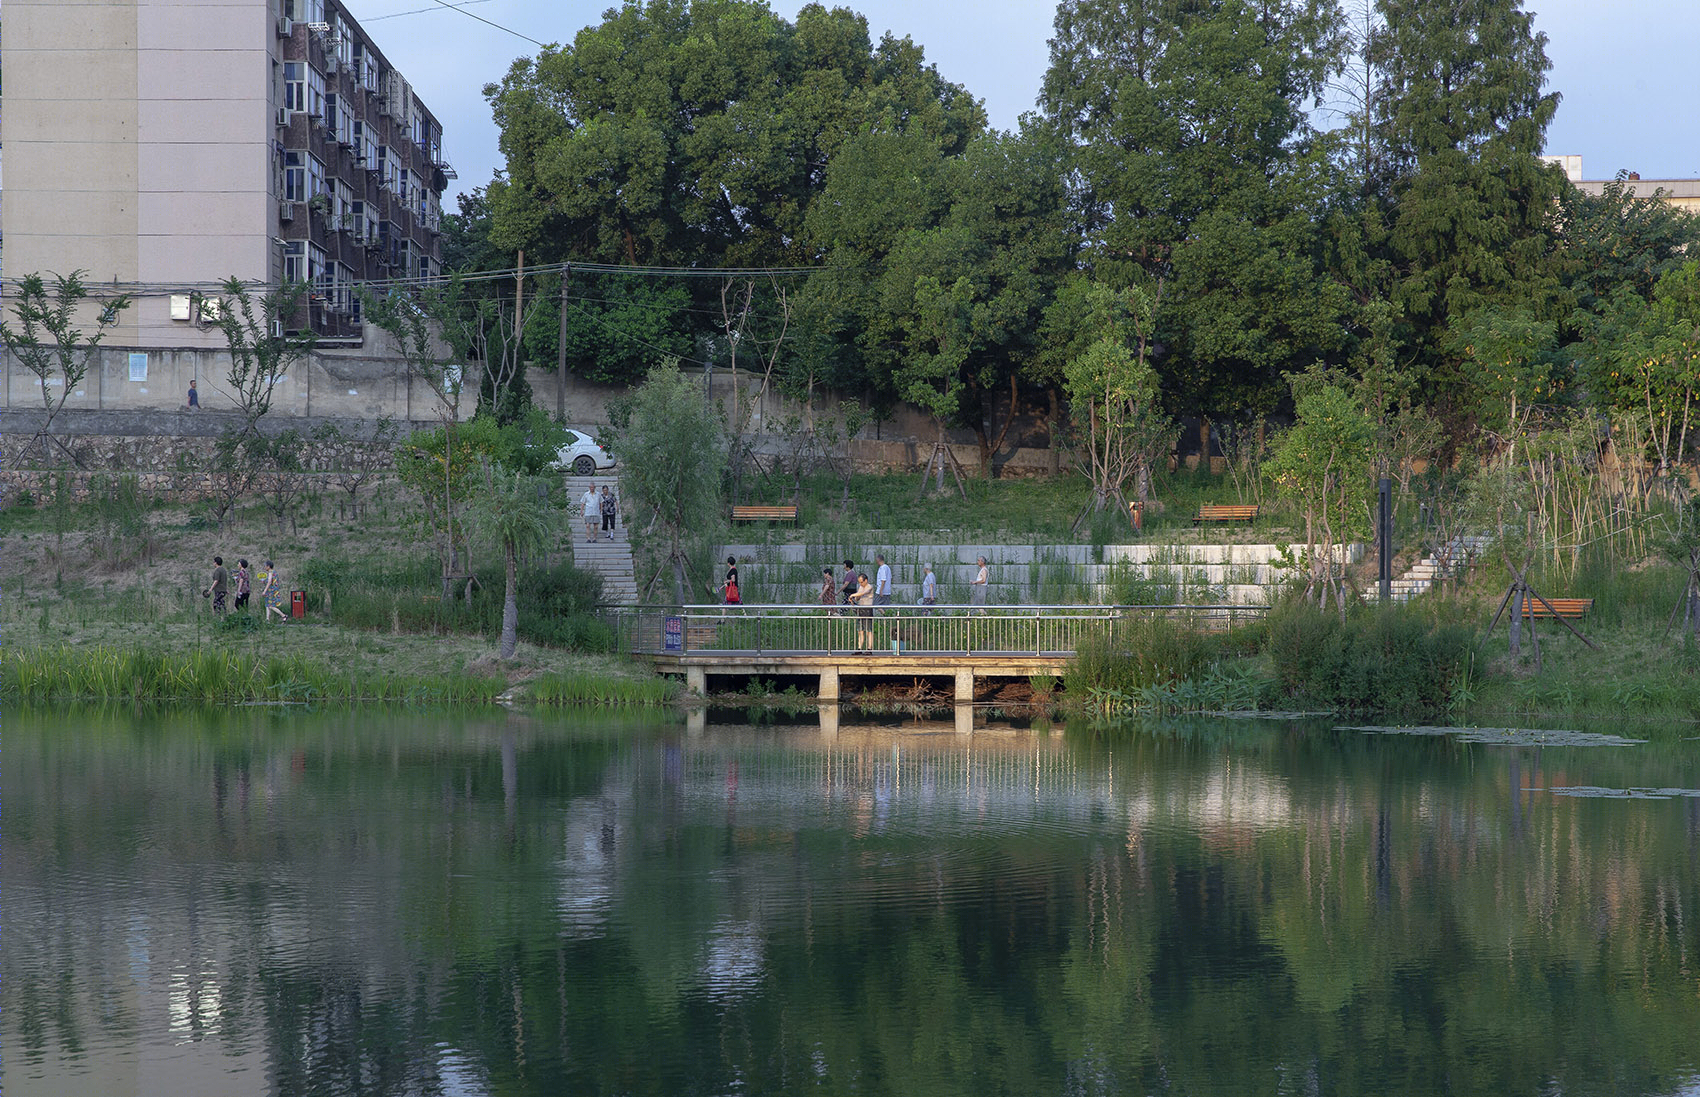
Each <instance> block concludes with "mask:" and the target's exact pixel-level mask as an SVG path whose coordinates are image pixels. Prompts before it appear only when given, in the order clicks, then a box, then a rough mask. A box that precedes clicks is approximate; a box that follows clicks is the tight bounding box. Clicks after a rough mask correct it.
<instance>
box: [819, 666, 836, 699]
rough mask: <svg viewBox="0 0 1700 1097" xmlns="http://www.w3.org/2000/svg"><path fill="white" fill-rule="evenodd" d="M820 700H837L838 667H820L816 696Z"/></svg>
mask: <svg viewBox="0 0 1700 1097" xmlns="http://www.w3.org/2000/svg"><path fill="white" fill-rule="evenodd" d="M817 699H818V700H821V701H837V700H838V668H837V667H822V668H820V693H819V696H818V698H817Z"/></svg>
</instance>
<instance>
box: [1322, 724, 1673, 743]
mask: <svg viewBox="0 0 1700 1097" xmlns="http://www.w3.org/2000/svg"><path fill="white" fill-rule="evenodd" d="M1336 730H1337V731H1369V732H1375V733H1376V734H1378V735H1450V736H1452V737H1453V738H1455V739H1457V740H1458V741H1459V742H1461V743H1487V744H1490V745H1492V746H1501V747H1628V746H1634V745H1635V744H1637V743H1645V742H1646V741H1647V740H1645V739H1628V738H1625V737H1623V736H1621V735H1605V734H1602V733H1600V732H1597V731H1565V730H1561V729H1557V728H1460V727H1434V726H1414V727H1383V726H1376V725H1357V726H1351V727H1341V728H1337V729H1336Z"/></svg>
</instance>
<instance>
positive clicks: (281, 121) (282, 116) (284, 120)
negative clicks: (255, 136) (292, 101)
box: [277, 107, 289, 127]
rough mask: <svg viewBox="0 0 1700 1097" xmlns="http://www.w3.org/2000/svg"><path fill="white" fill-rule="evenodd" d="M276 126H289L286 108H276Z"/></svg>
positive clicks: (287, 109)
mask: <svg viewBox="0 0 1700 1097" xmlns="http://www.w3.org/2000/svg"><path fill="white" fill-rule="evenodd" d="M277 124H278V125H279V126H280V127H282V126H288V125H289V108H288V107H279V108H277Z"/></svg>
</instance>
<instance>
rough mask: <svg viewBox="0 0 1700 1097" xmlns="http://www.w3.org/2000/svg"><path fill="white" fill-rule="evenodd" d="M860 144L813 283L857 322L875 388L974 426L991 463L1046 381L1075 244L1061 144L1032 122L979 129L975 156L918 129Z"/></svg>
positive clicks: (820, 223) (858, 349) (823, 213)
mask: <svg viewBox="0 0 1700 1097" xmlns="http://www.w3.org/2000/svg"><path fill="white" fill-rule="evenodd" d="M851 149H852V152H851V154H848V155H846V156H844V157H843V158H841V159H840V160H839V161H838V162H837V163H835V164H834V165H833V167H832V169H831V171H830V172H829V174H828V180H827V189H826V194H825V196H824V198H823V200H822V201H821V202H820V203H819V204H818V205H817V206H816V209H815V211H814V214H813V215H812V216H811V218H810V224H809V228H810V231H811V233H812V234H813V235H814V237H815V238H817V239H819V240H821V241H822V242H823V243H830V244H831V251H830V253H829V267H828V269H827V270H826V271H825V272H823V273H821V274H819V275H816V276H815V277H814V278H813V279H811V285H810V287H809V291H808V293H809V294H810V296H811V299H812V300H813V301H814V302H824V301H831V302H833V303H834V305H835V306H836V311H837V314H838V315H839V317H840V318H841V319H840V324H841V327H842V329H843V330H846V331H848V332H851V333H853V336H852V340H853V341H852V342H851V343H850V346H847V347H846V348H845V349H846V350H847V351H851V354H852V357H853V358H854V360H855V361H857V362H858V363H860V365H861V367H862V369H861V378H860V385H861V386H862V388H863V395H864V396H866V397H867V398H869V399H870V400H871V401H872V402H874V403H881V404H883V403H889V402H890V401H891V400H893V399H900V400H906V401H909V402H910V403H913V404H915V405H916V406H918V407H920V408H922V409H923V410H925V411H926V412H928V413H929V414H930V415H932V416H933V418H934V419H935V421H936V422H937V423H938V424H939V428H940V431H941V432H942V431H943V430H944V428H945V427H947V426H956V425H959V426H965V427H968V428H969V429H971V430H973V431H974V432H975V434H976V435H977V436H978V438H979V441H980V467H981V471H982V474H984V473H986V472H987V471H988V470H989V469H990V466H991V462H992V459H993V457H994V455H995V454H996V453H997V451H998V450H999V449H1000V448H1001V447H1002V445H1003V441H1004V439H1005V438H1006V437H1007V436H1008V431H1009V427H1010V423H1011V421H1012V420H1013V418H1014V417H1015V416H1016V415H1017V414H1019V412H1020V410H1021V400H1022V393H1023V391H1024V387H1028V386H1031V385H1032V384H1033V379H1034V377H1035V376H1036V375H1035V374H1034V373H1033V369H1034V366H1035V363H1036V361H1037V358H1038V354H1039V350H1040V346H1041V344H1040V341H1039V338H1038V330H1039V326H1040V322H1041V320H1042V318H1043V315H1044V310H1045V307H1046V306H1047V304H1048V303H1049V301H1050V299H1051V297H1052V295H1053V294H1054V292H1055V286H1056V284H1057V280H1058V278H1059V277H1060V276H1061V274H1062V273H1063V271H1064V270H1065V269H1066V267H1067V265H1068V263H1069V261H1070V259H1071V256H1072V252H1073V246H1072V240H1071V237H1070V234H1069V230H1068V225H1067V220H1066V215H1065V212H1066V211H1065V193H1064V189H1063V184H1062V172H1063V163H1062V160H1061V158H1060V156H1059V155H1058V153H1057V146H1056V144H1055V142H1054V141H1052V140H1051V139H1050V138H1049V137H1048V135H1046V134H1045V133H1043V132H1041V131H1035V130H1029V131H1026V132H1024V133H1022V134H1019V135H1006V134H992V135H988V136H984V137H979V138H976V139H975V140H974V141H973V142H972V143H971V144H970V145H969V147H968V149H967V150H966V152H964V153H963V154H962V155H961V156H947V155H945V154H944V153H943V152H941V151H940V150H939V149H938V148H936V147H935V146H934V145H933V144H932V143H930V142H928V141H927V140H926V139H925V138H924V137H923V136H920V135H916V134H870V135H868V136H867V137H866V138H864V139H861V140H859V141H857V142H856V143H854V144H853V145H852V146H851ZM852 348H853V349H852Z"/></svg>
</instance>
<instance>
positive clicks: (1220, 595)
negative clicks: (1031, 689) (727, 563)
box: [720, 542, 1365, 605]
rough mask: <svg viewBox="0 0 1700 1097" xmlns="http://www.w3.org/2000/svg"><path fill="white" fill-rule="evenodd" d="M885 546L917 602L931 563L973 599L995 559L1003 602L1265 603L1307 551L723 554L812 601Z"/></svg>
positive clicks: (829, 548)
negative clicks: (980, 563) (829, 576)
mask: <svg viewBox="0 0 1700 1097" xmlns="http://www.w3.org/2000/svg"><path fill="white" fill-rule="evenodd" d="M1336 551H1337V552H1340V553H1342V554H1343V555H1344V556H1345V558H1346V560H1347V561H1348V562H1350V563H1356V562H1358V561H1359V560H1361V559H1362V558H1363V555H1364V551H1365V549H1364V546H1363V545H1361V544H1351V545H1347V546H1344V547H1343V548H1341V549H1337V550H1336ZM876 553H884V554H885V558H886V561H887V562H888V563H890V565H891V569H892V594H893V601H894V602H896V603H898V604H909V605H913V604H915V603H916V602H917V601H918V600H919V599H920V589H921V575H922V565H923V564H927V563H930V564H932V566H933V574H934V575H935V576H937V578H938V583H939V599H940V602H941V603H942V604H947V605H949V604H962V603H966V602H967V601H968V596H969V591H970V589H971V586H970V585H971V582H972V580H973V578H974V573H975V570H976V564H975V559H976V557H979V556H982V555H983V556H985V557H986V561H987V564H988V568H989V574H988V579H989V582H988V584H987V586H988V591H987V598H988V601H989V602H990V603H991V604H993V605H1029V604H1034V603H1048V604H1066V603H1074V604H1094V603H1103V602H1105V601H1107V600H1108V597H1109V594H1110V592H1111V590H1112V587H1113V584H1114V581H1115V580H1116V579H1117V578H1118V577H1131V578H1134V579H1137V580H1142V581H1145V582H1148V583H1151V584H1153V586H1155V587H1156V588H1158V589H1157V590H1155V591H1154V592H1153V594H1154V595H1155V596H1157V597H1158V598H1159V599H1160V600H1163V601H1170V602H1176V603H1206V602H1208V603H1222V604H1235V605H1263V604H1267V602H1268V601H1269V596H1270V594H1271V593H1272V590H1271V588H1273V587H1276V586H1279V585H1280V584H1281V583H1283V582H1285V581H1286V580H1287V579H1289V578H1291V577H1293V576H1294V575H1295V572H1294V571H1293V570H1292V569H1291V568H1290V567H1289V566H1287V565H1286V564H1285V563H1283V561H1288V560H1297V559H1300V558H1301V557H1302V556H1303V553H1304V546H1303V545H1294V544H1156V543H1150V544H1136V545H1104V546H1102V547H1101V549H1098V548H1094V546H1092V545H1031V544H1028V545H1009V544H1001V545H985V544H962V545H947V544H912V543H911V544H904V543H895V544H883V545H882V544H879V543H859V544H856V545H853V546H842V545H838V546H834V545H822V544H819V543H814V544H798V543H785V544H756V543H748V542H746V543H734V544H728V545H726V546H724V547H723V548H722V549H721V551H720V556H722V557H724V556H726V555H735V556H737V558H738V570H739V574H740V576H741V577H742V578H743V580H744V588H745V591H746V594H745V600H746V601H755V602H764V603H798V604H805V605H807V604H810V603H813V602H814V601H815V600H816V593H817V591H818V590H819V586H820V569H821V568H822V567H824V566H829V565H830V566H831V567H832V570H833V575H834V577H835V578H836V577H838V576H839V575H840V573H841V572H842V563H843V561H844V559H845V558H846V557H848V558H850V559H852V560H854V561H855V562H856V567H857V569H858V570H865V571H867V573H868V575H869V577H870V578H872V577H873V574H874V567H875V565H874V556H875V554H876Z"/></svg>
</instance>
